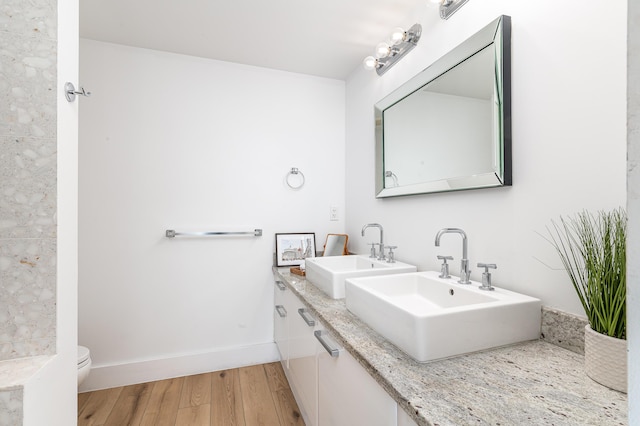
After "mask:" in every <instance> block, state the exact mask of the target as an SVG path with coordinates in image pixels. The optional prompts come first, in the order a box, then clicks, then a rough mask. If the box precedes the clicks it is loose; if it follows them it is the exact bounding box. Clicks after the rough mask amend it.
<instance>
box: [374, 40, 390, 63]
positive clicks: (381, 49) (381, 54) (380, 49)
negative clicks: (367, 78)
mask: <svg viewBox="0 0 640 426" xmlns="http://www.w3.org/2000/svg"><path fill="white" fill-rule="evenodd" d="M389 53H391V48H390V47H389V45H388V44H387V43H385V42H384V41H383V42H382V43H378V45H377V46H376V58H378V59H382V58H386V57H387V56H389Z"/></svg>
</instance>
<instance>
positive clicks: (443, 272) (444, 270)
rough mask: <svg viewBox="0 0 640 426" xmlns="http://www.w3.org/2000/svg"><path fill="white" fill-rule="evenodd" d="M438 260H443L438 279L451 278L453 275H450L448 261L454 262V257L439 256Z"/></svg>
mask: <svg viewBox="0 0 640 426" xmlns="http://www.w3.org/2000/svg"><path fill="white" fill-rule="evenodd" d="M438 259H440V260H442V265H441V267H440V275H438V277H439V278H451V275H450V274H449V264H448V263H447V260H453V256H440V255H438Z"/></svg>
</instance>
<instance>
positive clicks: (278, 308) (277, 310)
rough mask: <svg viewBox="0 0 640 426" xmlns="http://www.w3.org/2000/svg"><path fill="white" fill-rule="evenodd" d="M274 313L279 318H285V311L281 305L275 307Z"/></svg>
mask: <svg viewBox="0 0 640 426" xmlns="http://www.w3.org/2000/svg"><path fill="white" fill-rule="evenodd" d="M276 312H278V315H280V318H285V317H286V316H287V310H286V309H285V308H284V306H282V305H276Z"/></svg>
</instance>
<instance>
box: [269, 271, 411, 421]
mask: <svg viewBox="0 0 640 426" xmlns="http://www.w3.org/2000/svg"><path fill="white" fill-rule="evenodd" d="M274 296H275V297H274V300H275V303H274V305H275V307H274V340H275V342H276V345H277V347H278V351H279V352H280V357H281V360H282V361H281V362H282V366H283V368H284V371H285V374H286V376H287V380H288V381H289V385H290V386H291V390H292V392H293V395H294V396H295V398H296V402H297V403H298V407H299V408H300V411H301V413H302V416H303V418H304V421H305V424H306V425H307V426H353V425H367V426H377V425H379V426H415V423H413V421H412V420H411V418H410V417H409V416H408V415H407V414H406V413H404V412H402V413H399V411H402V410H399V409H398V405H397V404H396V402H395V401H394V400H393V399H392V398H391V397H390V396H389V395H388V394H387V393H386V392H385V391H384V390H383V389H382V387H381V386H380V385H379V384H378V383H377V382H376V381H375V380H374V379H373V378H372V377H371V376H370V375H369V373H367V371H366V370H365V369H364V368H363V367H362V366H361V365H360V364H359V363H358V361H357V360H356V359H355V358H353V356H351V355H350V354H349V353H348V352H347V351H346V350H344V349H343V348H341V347H340V346H339V345H337V343H336V342H335V340H334V339H333V338H332V337H331V335H330V334H329V332H327V331H326V330H325V329H324V326H323V325H322V324H321V323H320V322H319V321H318V319H317V318H314V317H313V315H312V314H310V313H309V312H308V311H307V308H306V306H305V305H304V304H303V303H302V302H301V301H300V299H299V298H298V297H297V296H296V295H295V294H294V292H293V291H292V290H291V289H290V288H288V287H287V285H286V284H285V283H283V282H281V281H279V277H278V275H277V274H276V283H275V295H274ZM316 335H318V336H316Z"/></svg>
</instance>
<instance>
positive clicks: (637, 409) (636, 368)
mask: <svg viewBox="0 0 640 426" xmlns="http://www.w3.org/2000/svg"><path fill="white" fill-rule="evenodd" d="M628 5H629V18H628V32H629V35H628V42H629V45H628V48H627V49H628V61H629V63H628V76H627V84H628V88H627V93H628V100H629V102H628V106H627V108H628V111H627V117H628V130H627V132H628V135H627V138H628V141H627V144H628V145H627V146H628V166H627V167H628V177H627V191H628V200H627V209H628V212H629V235H628V240H627V258H628V259H631V260H632V261H631V262H628V263H627V341H628V344H629V358H628V363H627V365H628V368H629V372H628V376H629V380H628V383H629V385H628V391H629V424H630V425H636V424H640V363H638V357H639V356H640V264H638V262H637V259H638V258H639V257H640V168H639V167H638V166H639V165H640V4H638V2H637V1H634V0H629V2H628Z"/></svg>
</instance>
